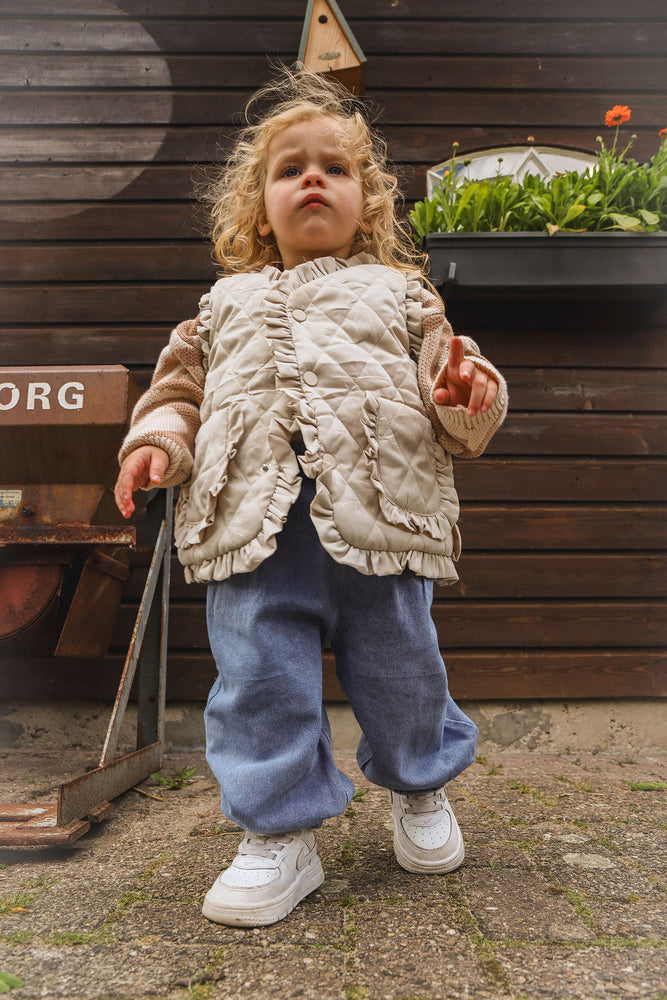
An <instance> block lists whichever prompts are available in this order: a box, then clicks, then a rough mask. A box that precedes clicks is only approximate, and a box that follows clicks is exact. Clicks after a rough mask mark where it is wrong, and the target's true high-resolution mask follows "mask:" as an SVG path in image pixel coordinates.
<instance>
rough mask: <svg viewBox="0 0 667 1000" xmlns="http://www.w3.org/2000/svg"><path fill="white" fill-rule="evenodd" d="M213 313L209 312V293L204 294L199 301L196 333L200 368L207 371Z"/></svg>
mask: <svg viewBox="0 0 667 1000" xmlns="http://www.w3.org/2000/svg"><path fill="white" fill-rule="evenodd" d="M212 319H213V311H212V310H211V293H210V292H206V294H205V295H202V297H201V298H200V300H199V316H198V317H197V333H198V334H199V338H200V340H201V349H202V368H203V369H204V371H208V355H209V351H210V350H211V344H210V340H211V320H212Z"/></svg>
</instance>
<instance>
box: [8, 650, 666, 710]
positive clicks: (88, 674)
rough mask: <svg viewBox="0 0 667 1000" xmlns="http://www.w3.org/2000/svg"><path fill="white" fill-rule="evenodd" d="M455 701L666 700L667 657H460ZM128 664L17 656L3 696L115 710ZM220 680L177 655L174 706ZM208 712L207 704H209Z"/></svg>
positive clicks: (172, 671) (198, 697)
mask: <svg viewBox="0 0 667 1000" xmlns="http://www.w3.org/2000/svg"><path fill="white" fill-rule="evenodd" d="M445 662H446V664H447V675H448V678H449V685H450V689H451V692H452V695H453V696H454V697H455V698H456V699H457V701H459V702H462V701H463V702H465V701H466V700H476V701H477V700H480V701H493V700H494V699H511V700H521V699H526V698H536V699H540V698H563V699H568V700H570V699H575V698H600V697H604V698H624V697H625V698H665V697H667V653H666V652H665V651H664V650H647V649H639V650H634V649H627V650H626V649H605V648H602V649H597V650H590V649H576V650H540V651H538V652H535V651H532V650H528V651H526V650H521V649H516V650H509V651H506V650H499V651H494V652H485V651H481V650H456V651H454V652H452V653H451V654H449V655H447V654H446V655H445ZM122 664H123V660H122V657H121V656H120V655H118V654H116V655H110V656H108V657H106V658H105V659H103V660H74V659H71V658H69V659H57V660H56V659H53V658H50V657H41V658H40V657H35V656H32V657H24V656H20V655H18V654H17V655H16V656H14V657H11V658H3V659H2V660H0V688H1V689H2V691H3V696H4V697H5V698H7V699H8V700H9V699H11V700H15V699H18V700H25V701H73V702H77V701H86V702H90V701H93V700H95V701H102V702H107V703H109V711H110V710H111V703H112V702H113V700H114V698H115V695H116V690H117V687H118V682H119V679H120V673H121V670H122ZM215 677H216V669H215V663H214V661H213V657H212V656H211V655H210V654H209V653H198V654H193V653H190V652H187V653H179V652H177V651H173V652H171V653H170V654H169V657H168V661H167V698H168V700H170V701H185V702H201V703H203V702H205V701H206V698H207V696H208V693H209V690H210V688H211V685H212V684H213V681H214V680H215ZM323 695H324V698H325V700H326V701H328V702H338V701H342V700H344V698H345V695H344V693H343V691H342V689H341V687H340V684H339V683H338V680H337V678H336V674H335V665H334V661H333V657H332V656H331V655H330V654H328V653H327V654H325V656H324V658H323ZM202 708H203V704H202Z"/></svg>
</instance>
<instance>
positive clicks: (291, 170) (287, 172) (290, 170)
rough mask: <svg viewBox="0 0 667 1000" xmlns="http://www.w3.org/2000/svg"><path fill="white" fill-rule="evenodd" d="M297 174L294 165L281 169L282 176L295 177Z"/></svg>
mask: <svg viewBox="0 0 667 1000" xmlns="http://www.w3.org/2000/svg"><path fill="white" fill-rule="evenodd" d="M298 174H299V171H298V170H297V168H296V167H285V169H284V170H283V173H282V176H283V177H297V176H298Z"/></svg>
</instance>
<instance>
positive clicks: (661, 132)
mask: <svg viewBox="0 0 667 1000" xmlns="http://www.w3.org/2000/svg"><path fill="white" fill-rule="evenodd" d="M658 135H667V128H661V129H660V131H659V132H658Z"/></svg>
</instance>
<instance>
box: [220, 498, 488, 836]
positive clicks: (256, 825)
mask: <svg viewBox="0 0 667 1000" xmlns="http://www.w3.org/2000/svg"><path fill="white" fill-rule="evenodd" d="M313 492H314V483H313V481H312V480H309V479H306V478H304V480H303V486H302V489H301V494H300V496H299V498H298V499H297V501H296V503H295V504H294V506H293V507H292V509H291V511H290V514H289V517H288V519H287V521H286V523H285V525H284V528H283V530H282V531H281V532H280V534H279V535H278V549H277V551H276V552H275V553H274V554H273V555H272V556H270V557H269V558H268V559H266V560H265V561H264V562H263V563H262V564H261V565H260V566H259V567H258V568H257V569H256V570H254V571H253V572H251V573H240V574H237V575H236V576H233V577H231V578H230V579H228V580H224V581H222V582H220V583H211V584H209V587H208V594H207V623H208V632H209V639H210V643H211V649H212V651H213V655H214V657H215V660H216V664H217V667H218V679H217V680H216V681H215V683H214V685H213V688H212V690H211V693H210V696H209V699H208V703H207V706H206V713H205V721H206V748H207V749H206V752H207V760H208V763H209V766H210V768H211V770H212V772H213V774H214V775H215V777H216V779H217V781H218V782H219V784H220V789H221V806H222V811H223V812H224V813H225V815H226V816H228V817H229V818H230V819H231V820H233V821H234V822H235V823H238V825H239V826H241V827H243V828H245V829H246V830H251V831H253V832H255V833H265V834H275V833H283V832H285V831H287V830H294V829H299V828H302V827H318V826H320V825H321V823H322V821H323V820H325V819H327V818H328V817H330V816H337V815H339V814H340V813H342V812H343V811H344V810H345V807H346V806H347V804H348V802H349V801H350V798H351V797H352V794H353V792H354V786H353V784H352V782H351V781H350V780H349V778H347V777H346V776H345V775H344V774H343V773H342V772H341V771H339V770H338V768H337V767H336V765H335V764H334V760H333V756H332V752H331V734H330V730H329V723H328V720H327V717H326V712H325V711H324V706H323V705H322V649H323V647H324V646H325V645H327V644H330V645H331V648H332V650H333V652H334V655H335V658H336V669H337V672H338V677H339V679H340V682H341V685H342V687H343V689H344V691H345V693H346V695H347V697H348V698H349V700H350V704H351V706H352V709H353V711H354V714H355V716H356V718H357V721H358V722H359V725H360V727H361V730H362V733H363V735H362V738H361V740H360V742H359V747H358V750H357V760H358V762H359V766H360V768H361V770H362V771H363V772H364V774H365V775H366V777H367V778H368V779H369V780H370V781H372V782H375V783H376V784H378V785H383V786H384V787H385V788H390V789H393V790H395V791H403V792H407V791H427V790H429V789H433V788H438V787H440V786H441V785H444V784H445V783H446V782H447V781H449V780H450V779H451V778H453V777H455V776H456V775H457V774H459V773H460V772H461V771H463V770H464V769H465V768H466V767H467V766H468V765H469V764H471V763H472V761H473V760H474V756H475V744H476V739H477V727H476V726H475V725H474V723H473V722H471V721H470V719H468V717H467V716H466V715H464V713H463V712H462V711H461V709H460V708H459V707H458V706H457V705H456V704H455V703H454V701H453V700H452V699H451V697H450V695H449V691H448V686H447V673H446V671H445V666H444V663H443V661H442V657H441V655H440V651H439V648H438V638H437V634H436V630H435V626H434V624H433V621H432V619H431V615H430V608H431V602H432V597H433V584H432V582H431V581H430V580H426V579H424V578H422V577H418V576H415V574H414V573H412V572H410V571H406V572H405V573H403V574H402V575H400V576H384V577H378V576H365V575H363V574H362V573H359V572H358V571H357V570H355V569H352V568H351V567H349V566H342V565H340V564H339V563H337V562H335V561H334V560H333V559H332V558H331V556H329V555H328V554H327V552H325V550H324V549H323V548H322V545H321V544H320V541H319V539H318V537H317V533H316V531H315V528H314V526H313V524H312V521H311V519H310V514H309V507H310V502H311V500H312V497H313Z"/></svg>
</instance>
